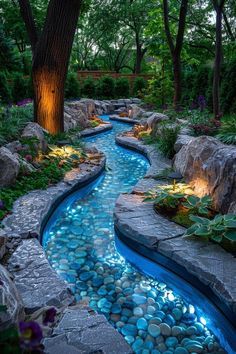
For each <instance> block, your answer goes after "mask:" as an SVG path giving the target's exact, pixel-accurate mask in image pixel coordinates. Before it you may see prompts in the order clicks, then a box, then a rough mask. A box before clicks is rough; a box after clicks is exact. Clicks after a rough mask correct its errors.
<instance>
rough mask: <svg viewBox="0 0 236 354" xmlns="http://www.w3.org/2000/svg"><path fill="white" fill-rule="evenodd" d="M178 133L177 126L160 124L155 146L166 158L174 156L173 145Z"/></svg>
mask: <svg viewBox="0 0 236 354" xmlns="http://www.w3.org/2000/svg"><path fill="white" fill-rule="evenodd" d="M179 131H180V127H179V126H168V125H166V124H162V126H161V128H160V135H159V136H158V141H157V146H158V148H159V150H160V151H161V152H162V153H163V155H164V156H165V157H167V158H173V157H174V155H175V150H174V145H175V142H176V140H177V137H178V134H179Z"/></svg>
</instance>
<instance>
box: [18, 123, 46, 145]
mask: <svg viewBox="0 0 236 354" xmlns="http://www.w3.org/2000/svg"><path fill="white" fill-rule="evenodd" d="M22 137H23V138H36V139H38V144H37V143H36V145H37V147H38V149H39V150H42V151H46V150H47V141H46V139H45V136H44V130H43V128H42V127H41V126H40V125H39V124H38V123H34V122H30V123H28V124H27V125H26V127H25V129H24V130H23V133H22Z"/></svg>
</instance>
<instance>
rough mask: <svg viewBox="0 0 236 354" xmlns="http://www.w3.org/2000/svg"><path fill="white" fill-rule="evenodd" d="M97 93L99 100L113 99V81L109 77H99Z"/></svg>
mask: <svg viewBox="0 0 236 354" xmlns="http://www.w3.org/2000/svg"><path fill="white" fill-rule="evenodd" d="M97 93H98V96H99V97H100V98H114V96H115V80H114V79H113V78H112V77H110V76H104V77H101V79H100V80H99V83H98V92H97Z"/></svg>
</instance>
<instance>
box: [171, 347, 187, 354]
mask: <svg viewBox="0 0 236 354" xmlns="http://www.w3.org/2000/svg"><path fill="white" fill-rule="evenodd" d="M174 354H189V352H188V350H187V349H185V348H183V347H179V348H176V349H175V351H174Z"/></svg>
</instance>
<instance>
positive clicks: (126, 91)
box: [115, 77, 130, 98]
mask: <svg viewBox="0 0 236 354" xmlns="http://www.w3.org/2000/svg"><path fill="white" fill-rule="evenodd" d="M129 95H130V87H129V80H128V79H126V78H125V77H120V78H119V79H117V80H116V83H115V96H116V97H120V98H123V97H124V98H128V97H129Z"/></svg>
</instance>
